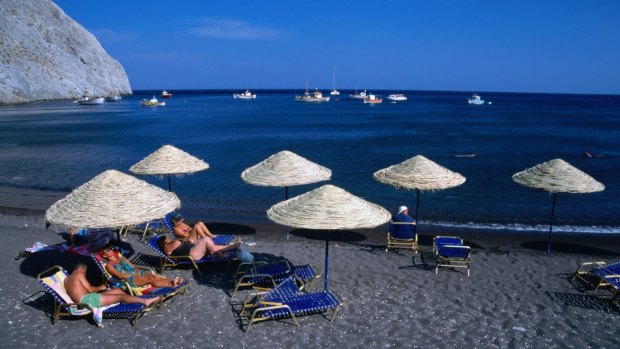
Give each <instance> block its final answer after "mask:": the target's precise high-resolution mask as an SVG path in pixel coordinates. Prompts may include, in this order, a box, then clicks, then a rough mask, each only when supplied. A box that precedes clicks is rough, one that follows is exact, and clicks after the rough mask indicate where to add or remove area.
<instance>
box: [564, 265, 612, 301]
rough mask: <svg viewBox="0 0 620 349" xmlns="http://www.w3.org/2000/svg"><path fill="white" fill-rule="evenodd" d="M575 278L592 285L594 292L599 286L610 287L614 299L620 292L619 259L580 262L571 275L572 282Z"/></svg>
mask: <svg viewBox="0 0 620 349" xmlns="http://www.w3.org/2000/svg"><path fill="white" fill-rule="evenodd" d="M576 279H580V280H581V281H583V282H585V283H586V284H588V285H590V286H592V287H594V293H596V292H597V291H598V290H599V289H601V288H611V291H612V299H615V298H616V297H617V296H618V294H619V293H620V261H616V262H613V263H606V262H602V261H599V262H586V263H582V264H581V265H580V266H579V268H577V271H575V274H574V275H573V278H572V280H573V282H574V281H575V280H576Z"/></svg>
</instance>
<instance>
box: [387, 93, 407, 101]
mask: <svg viewBox="0 0 620 349" xmlns="http://www.w3.org/2000/svg"><path fill="white" fill-rule="evenodd" d="M387 99H388V100H390V101H392V102H402V101H406V100H407V97H406V96H405V95H404V94H402V93H392V94H391V95H389V96H388V98H387Z"/></svg>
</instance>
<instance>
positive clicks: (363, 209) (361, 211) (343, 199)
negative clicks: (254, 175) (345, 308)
mask: <svg viewBox="0 0 620 349" xmlns="http://www.w3.org/2000/svg"><path fill="white" fill-rule="evenodd" d="M267 216H268V217H269V219H271V220H272V221H274V222H276V223H278V224H282V225H288V226H291V227H295V228H304V229H321V230H327V235H326V242H325V289H327V288H328V279H329V273H328V272H329V268H328V267H329V232H330V231H331V230H344V229H358V228H374V227H376V226H378V225H381V224H383V223H385V222H387V221H389V220H390V218H391V215H390V213H389V212H388V211H387V210H386V209H384V208H383V207H381V206H379V205H376V204H373V203H370V202H368V201H366V200H363V199H361V198H359V197H357V196H355V195H352V194H350V193H348V192H347V191H345V190H343V189H340V188H338V187H335V186H333V185H329V184H327V185H324V186H322V187H320V188H317V189H314V190H312V191H309V192H307V193H305V194H302V195H299V196H296V197H294V198H292V199H289V200H286V201H282V202H280V203H278V204H276V205H274V206H272V207H271V208H270V209H269V210H268V211H267Z"/></svg>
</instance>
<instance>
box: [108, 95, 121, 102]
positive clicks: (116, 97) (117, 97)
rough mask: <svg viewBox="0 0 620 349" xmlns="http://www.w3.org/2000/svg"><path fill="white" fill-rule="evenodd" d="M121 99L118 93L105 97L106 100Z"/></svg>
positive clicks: (114, 100)
mask: <svg viewBox="0 0 620 349" xmlns="http://www.w3.org/2000/svg"><path fill="white" fill-rule="evenodd" d="M121 99H123V97H121V96H119V95H110V96H107V97H106V98H105V100H106V101H108V102H116V101H120V100H121Z"/></svg>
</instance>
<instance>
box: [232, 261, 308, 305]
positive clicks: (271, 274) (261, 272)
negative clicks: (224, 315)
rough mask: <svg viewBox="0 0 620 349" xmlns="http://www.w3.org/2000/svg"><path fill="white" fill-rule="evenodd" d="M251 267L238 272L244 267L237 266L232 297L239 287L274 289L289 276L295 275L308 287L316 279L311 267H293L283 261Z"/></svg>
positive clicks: (306, 265)
mask: <svg viewBox="0 0 620 349" xmlns="http://www.w3.org/2000/svg"><path fill="white" fill-rule="evenodd" d="M251 265H253V267H252V268H250V269H249V270H245V271H240V270H241V269H242V267H243V266H244V265H243V264H242V265H239V268H238V269H237V273H236V275H235V290H234V292H233V294H232V295H233V296H234V295H235V294H236V293H237V291H238V290H239V288H240V287H248V286H249V287H252V286H256V285H267V286H268V287H275V286H276V285H277V284H279V283H280V282H282V281H283V280H284V279H286V278H287V277H289V276H291V275H296V276H297V277H298V278H299V279H300V280H301V281H302V282H303V283H304V285H306V286H310V284H311V283H312V281H313V280H314V279H316V278H318V276H317V273H316V271H315V270H314V268H313V267H312V266H311V265H309V264H305V265H296V266H293V265H291V264H290V263H289V262H288V261H287V260H285V259H284V260H279V261H275V262H271V263H264V264H259V265H256V263H252V264H251Z"/></svg>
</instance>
